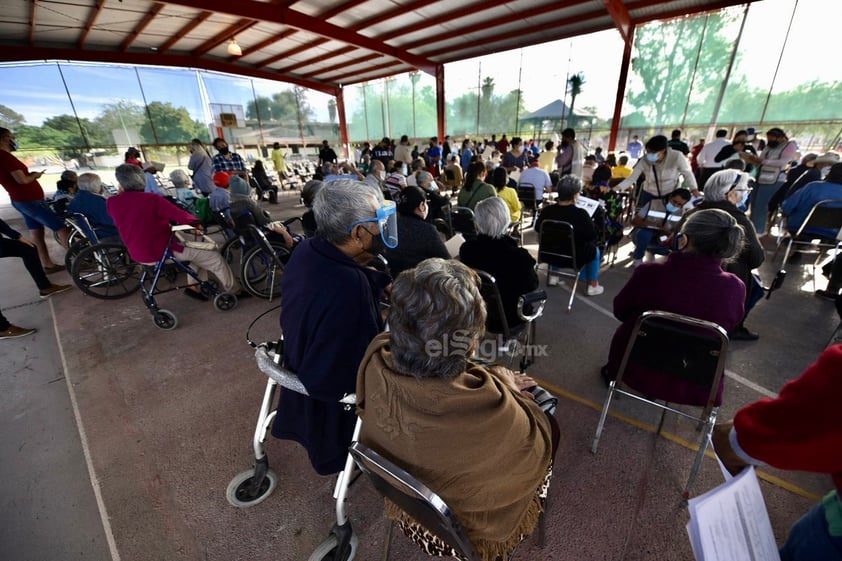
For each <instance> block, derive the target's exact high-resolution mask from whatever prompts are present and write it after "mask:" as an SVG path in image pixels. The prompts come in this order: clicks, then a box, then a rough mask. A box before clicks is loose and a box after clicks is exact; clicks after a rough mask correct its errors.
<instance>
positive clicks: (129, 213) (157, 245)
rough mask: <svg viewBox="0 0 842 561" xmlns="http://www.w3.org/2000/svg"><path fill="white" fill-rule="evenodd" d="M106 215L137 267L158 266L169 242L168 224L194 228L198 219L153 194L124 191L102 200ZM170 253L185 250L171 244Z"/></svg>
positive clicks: (174, 242) (179, 245)
mask: <svg viewBox="0 0 842 561" xmlns="http://www.w3.org/2000/svg"><path fill="white" fill-rule="evenodd" d="M105 206H106V208H107V209H108V214H110V215H111V218H112V220H114V225H115V226H117V230H118V231H119V232H120V237H121V238H123V243H124V244H126V249H128V250H129V255H131V257H132V259H134V260H135V261H137V262H138V263H157V262H158V261H160V259H161V257H162V256H163V255H164V249H166V247H167V242H169V240H170V223H171V222H175V223H176V224H196V223H198V222H199V219H198V218H196V217H195V216H193V215H192V214H190V213H189V212H185V211H183V210H181V209H180V208H178V207H177V206H175V205H174V204H172V203H171V202H169V201H168V200H167V199H165V198H164V197H162V196H160V195H156V194H154V193H144V192H142V191H124V192H122V193H120V194H119V195H115V196H113V197H109V198H108V199H106V200H105ZM171 248H172V250H173V251H181V250H182V249H184V246H182V245H181V244H180V243H178V242H177V241H175V240H173V243H172V246H171Z"/></svg>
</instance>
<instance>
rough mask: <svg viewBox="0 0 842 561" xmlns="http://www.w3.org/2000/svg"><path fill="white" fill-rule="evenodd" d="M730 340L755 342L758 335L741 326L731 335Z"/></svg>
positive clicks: (758, 337)
mask: <svg viewBox="0 0 842 561" xmlns="http://www.w3.org/2000/svg"><path fill="white" fill-rule="evenodd" d="M730 338H731V340H732V341H757V340H758V339H760V335H758V334H757V333H755V332H754V331H749V330H748V329H747V328H746V327H745V326H742V325H741V326H739V327H738V328H736V329H735V330H734V331H733V332H732V333H731V335H730Z"/></svg>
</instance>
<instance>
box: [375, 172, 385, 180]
mask: <svg viewBox="0 0 842 561" xmlns="http://www.w3.org/2000/svg"><path fill="white" fill-rule="evenodd" d="M377 177H378V178H379V179H380V180H381V181H382V180H384V179H386V171H385V170H383V171H378V172H377Z"/></svg>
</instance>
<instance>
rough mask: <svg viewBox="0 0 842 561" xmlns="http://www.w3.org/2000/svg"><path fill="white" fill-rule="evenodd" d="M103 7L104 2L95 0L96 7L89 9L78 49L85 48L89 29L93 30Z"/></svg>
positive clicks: (103, 0)
mask: <svg viewBox="0 0 842 561" xmlns="http://www.w3.org/2000/svg"><path fill="white" fill-rule="evenodd" d="M32 5H33V7H34V6H35V2H33V3H32ZM103 7H105V0H96V5H95V6H94V7H92V8H91V13H90V14H88V20H87V21H86V22H85V26H84V27H83V28H82V35H81V36H80V37H79V43H78V45H77V46H78V47H79V48H80V49H81V48H82V47H84V46H85V41H87V40H88V34H90V32H91V29H93V28H94V23H96V18H98V17H99V14H100V12H102V8H103Z"/></svg>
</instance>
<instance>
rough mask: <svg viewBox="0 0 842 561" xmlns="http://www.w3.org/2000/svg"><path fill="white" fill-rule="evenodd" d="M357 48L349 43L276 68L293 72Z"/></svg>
mask: <svg viewBox="0 0 842 561" xmlns="http://www.w3.org/2000/svg"><path fill="white" fill-rule="evenodd" d="M356 50H357V48H356V47H354V46H352V45H348V46H347V47H342V48H341V49H336V50H335V51H331V52H329V53H326V54H323V55H321V56H317V57H314V58H310V59H307V60H302V61H301V62H297V63H295V64H293V65H291V66H282V67H280V68H277V69H276V70H277V71H278V72H292V71H294V70H298V69H299V68H303V67H305V66H310V65H311V64H318V63H319V62H323V61H325V60H330V59H332V58H334V57H338V56H342V55H347V54H348V53H350V52H352V51H356Z"/></svg>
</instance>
